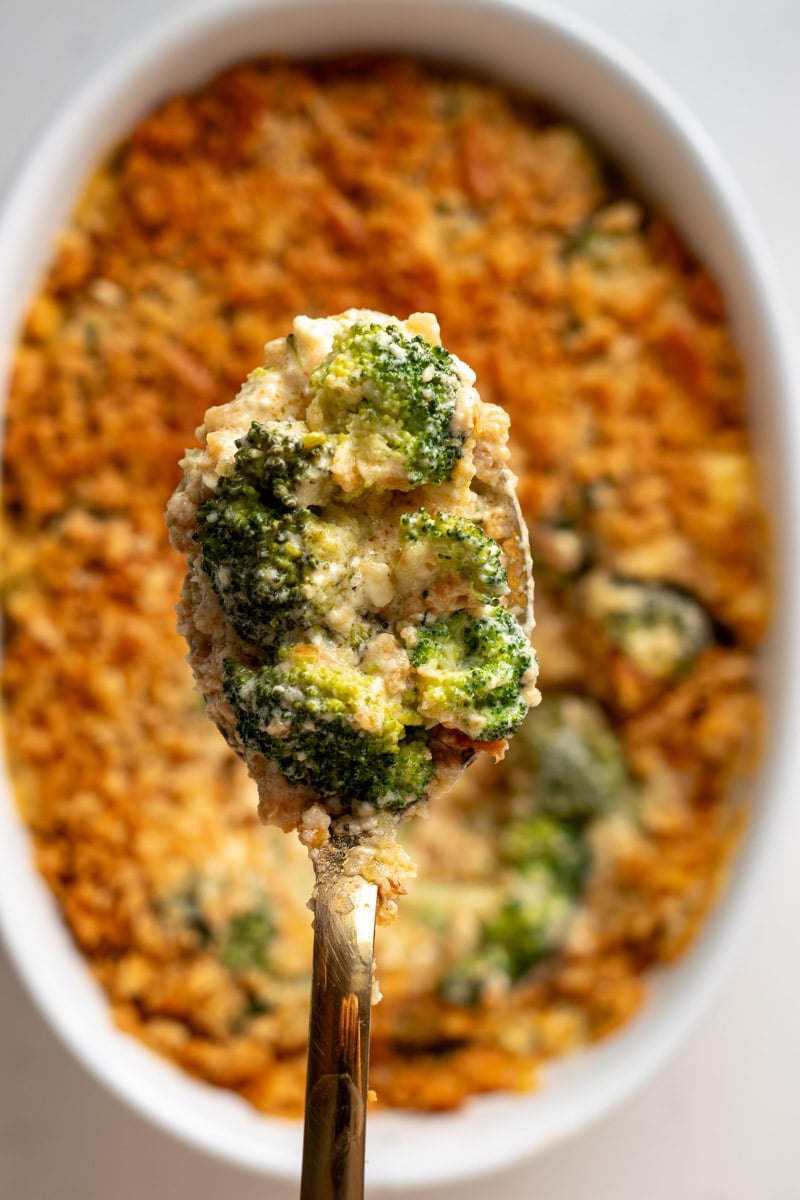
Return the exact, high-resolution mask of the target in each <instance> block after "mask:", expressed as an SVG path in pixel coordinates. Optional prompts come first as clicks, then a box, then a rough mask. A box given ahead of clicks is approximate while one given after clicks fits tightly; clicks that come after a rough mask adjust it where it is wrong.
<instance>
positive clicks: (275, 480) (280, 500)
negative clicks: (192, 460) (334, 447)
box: [226, 421, 331, 508]
mask: <svg viewBox="0 0 800 1200" xmlns="http://www.w3.org/2000/svg"><path fill="white" fill-rule="evenodd" d="M236 446H237V451H236V455H235V457H234V460H233V476H232V477H231V476H228V477H226V478H227V479H229V480H233V479H235V480H236V481H238V482H239V483H240V484H249V485H250V486H251V487H252V488H254V489H255V491H256V492H257V493H258V495H259V496H260V497H261V500H262V501H263V503H264V504H266V505H269V506H277V507H279V508H280V507H284V508H297V507H306V508H307V507H308V506H309V505H311V504H318V503H321V502H322V500H323V499H326V498H327V495H328V492H329V490H330V489H329V487H328V485H327V482H326V480H327V470H326V468H327V466H328V460H329V458H330V453H331V446H330V443H329V441H328V438H327V437H326V436H325V434H324V433H321V432H318V431H317V432H312V431H310V430H308V429H307V428H306V427H305V425H303V424H302V423H300V422H299V421H272V422H270V424H269V425H263V424H261V422H259V421H253V423H252V424H251V426H250V428H249V429H248V431H247V433H246V434H245V436H244V437H242V438H238V439H237V441H236Z"/></svg>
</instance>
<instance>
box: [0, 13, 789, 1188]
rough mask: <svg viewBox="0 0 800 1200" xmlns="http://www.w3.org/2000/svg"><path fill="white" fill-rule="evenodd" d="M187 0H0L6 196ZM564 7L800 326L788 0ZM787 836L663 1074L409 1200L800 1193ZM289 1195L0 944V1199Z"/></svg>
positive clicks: (0, 151)
mask: <svg viewBox="0 0 800 1200" xmlns="http://www.w3.org/2000/svg"><path fill="white" fill-rule="evenodd" d="M190 2H191V0H183V3H184V4H186V3H190ZM376 2H378V0H376ZM179 6H180V5H179V3H176V0H0V187H4V186H5V185H7V184H8V182H9V181H10V179H11V178H12V176H13V172H14V169H15V167H16V165H17V164H18V162H19V161H20V158H21V157H22V156H23V155H24V153H25V151H26V150H27V148H28V147H29V146H30V145H31V143H32V141H33V140H34V139H35V137H36V135H37V133H38V132H39V130H40V129H41V128H42V126H43V125H44V124H45V123H46V121H47V119H48V118H49V117H50V116H51V115H52V114H53V113H54V112H55V111H56V110H57V109H58V107H59V104H60V103H61V102H62V101H63V100H64V99H65V98H66V97H67V96H68V95H69V93H70V91H71V90H72V89H73V88H74V87H75V86H76V85H77V84H78V83H79V82H80V81H81V80H82V79H83V78H84V77H85V76H86V75H87V73H88V72H90V71H91V69H92V68H94V67H95V66H96V65H98V64H100V63H102V62H103V61H104V60H105V58H106V57H107V56H108V55H109V53H111V52H112V51H114V50H115V49H116V48H117V47H119V46H121V45H123V44H124V43H125V41H126V39H127V38H129V37H130V36H131V35H132V34H135V33H136V32H137V31H139V30H140V29H143V28H144V27H145V26H146V25H147V24H148V23H149V22H151V21H152V20H153V19H154V18H156V17H157V16H158V14H159V13H162V12H163V11H164V10H167V9H173V8H178V7H179ZM572 7H573V8H574V9H575V10H577V11H578V12H579V13H581V14H582V15H584V16H586V17H589V18H591V19H592V20H593V21H594V22H595V23H596V24H599V25H601V26H603V27H605V29H606V30H607V31H608V32H609V33H611V34H613V35H615V36H616V37H617V38H618V39H619V40H621V41H624V42H626V43H627V44H628V45H629V46H630V47H631V48H632V49H634V50H635V51H637V52H638V53H639V54H640V56H641V57H643V58H644V59H646V60H647V61H648V62H649V63H650V65H651V66H652V67H654V68H655V69H656V70H657V71H659V73H660V74H661V75H662V76H663V77H664V78H665V79H666V80H667V81H668V82H669V83H671V84H672V86H673V87H674V88H675V89H676V90H677V91H678V92H680V93H681V94H682V96H683V98H684V100H686V101H687V102H688V103H689V105H690V106H691V108H692V109H693V110H694V112H695V114H696V115H697V116H698V117H699V118H700V119H701V121H703V122H704V124H705V125H706V127H707V129H708V130H709V132H710V133H711V134H712V136H713V137H714V138H715V139H716V141H717V143H718V144H719V146H720V148H721V149H722V151H723V153H724V155H725V156H726V157H727V159H728V162H729V164H730V165H731V166H732V168H733V170H734V172H735V173H736V175H737V176H738V178H739V181H740V183H741V185H742V188H743V190H744V192H745V194H746V196H747V198H748V200H749V201H750V204H751V207H752V208H753V210H754V211H755V214H756V217H757V218H758V220H759V222H760V224H761V227H762V230H763V232H764V234H765V236H766V239H767V242H768V243H769V245H770V248H771V250H772V253H773V255H774V257H775V259H776V260H777V262H778V265H779V268H780V273H781V275H782V277H783V285H784V290H785V294H786V297H787V302H788V304H789V305H790V306H791V309H792V315H793V317H794V323H795V327H796V328H797V329H798V332H800V237H799V236H798V235H799V234H800V129H799V124H800V3H798V0H574V2H573V4H572ZM798 402H800V398H798ZM798 809H800V784H799V785H798ZM789 832H790V833H791V832H792V831H789ZM794 834H795V836H794V837H793V838H792V837H791V836H788V837H787V838H786V844H785V847H784V851H783V854H782V858H781V861H780V862H778V863H777V864H776V872H775V878H774V884H773V887H772V889H771V891H770V894H769V896H768V897H767V899H766V901H765V904H764V905H763V909H762V913H761V915H760V918H759V922H758V926H757V928H756V930H755V932H754V934H751V935H750V936H749V937H748V941H747V944H745V945H743V946H742V948H741V955H740V960H739V964H738V968H737V970H736V971H735V973H734V976H733V978H732V980H731V982H730V985H729V988H728V989H727V991H726V994H725V995H724V996H723V997H722V998H721V999H720V1000H719V1001H718V1002H717V1003H716V1004H715V1006H714V1008H713V1010H712V1011H711V1013H709V1014H708V1015H707V1016H706V1018H705V1020H704V1021H703V1022H702V1024H701V1026H700V1028H698V1029H697V1030H696V1031H695V1033H694V1034H693V1035H692V1036H691V1037H690V1039H689V1040H688V1042H686V1043H685V1044H684V1046H683V1048H682V1049H681V1050H680V1052H679V1053H678V1055H677V1056H676V1057H675V1058H674V1059H673V1061H672V1062H671V1064H670V1065H669V1066H668V1067H667V1068H666V1069H664V1070H663V1071H662V1073H661V1074H660V1075H659V1076H658V1077H657V1079H655V1080H654V1081H653V1082H651V1083H650V1084H649V1085H648V1086H647V1087H646V1088H645V1089H644V1091H643V1092H641V1093H640V1094H639V1095H638V1096H637V1097H636V1098H635V1099H633V1100H631V1101H629V1102H628V1103H627V1104H626V1105H625V1106H624V1107H623V1108H621V1109H619V1110H617V1111H616V1112H615V1113H613V1114H612V1115H611V1116H609V1117H607V1118H605V1119H604V1120H603V1121H602V1122H600V1123H599V1124H597V1125H596V1126H594V1127H593V1128H592V1129H590V1130H589V1131H588V1132H585V1133H584V1134H582V1135H581V1136H579V1137H578V1138H576V1139H574V1140H573V1141H571V1142H570V1143H569V1144H567V1145H565V1146H562V1147H560V1148H558V1149H556V1150H551V1151H550V1152H548V1153H547V1154H545V1155H543V1156H541V1157H540V1158H539V1159H537V1160H536V1161H535V1162H533V1163H529V1164H527V1165H526V1166H524V1167H519V1168H516V1169H514V1170H511V1171H507V1172H506V1173H504V1174H503V1175H501V1176H499V1177H494V1178H493V1179H492V1180H491V1181H483V1182H479V1183H475V1184H473V1185H470V1186H464V1187H461V1188H459V1189H457V1190H456V1189H444V1190H436V1191H431V1192H430V1193H428V1192H417V1193H416V1196H417V1200H434V1197H435V1198H437V1200H456V1197H458V1200H489V1197H492V1198H494V1197H500V1196H502V1197H503V1198H504V1200H590V1198H591V1200H800V1099H799V1097H800V1082H798V1081H799V1080H800V933H799V932H798V924H799V923H800V868H798V864H797V850H796V848H800V821H797V822H796V823H795V825H794ZM294 1194H295V1193H294V1189H292V1188H287V1187H286V1186H283V1185H277V1184H273V1183H271V1182H268V1181H265V1180H264V1179H262V1178H259V1177H256V1176H253V1175H248V1174H244V1173H241V1172H238V1171H236V1170H234V1169H232V1168H230V1167H229V1166H226V1165H223V1164H221V1163H218V1162H216V1161H213V1160H211V1159H207V1158H205V1157H204V1156H202V1155H200V1154H198V1153H197V1152H195V1151H193V1150H190V1149H188V1148H186V1147H184V1146H183V1145H182V1144H179V1143H178V1142H175V1141H173V1140H172V1139H171V1138H169V1137H168V1136H166V1135H165V1134H162V1133H161V1132H159V1131H158V1130H156V1129H153V1128H151V1127H150V1126H149V1125H148V1124H146V1123H145V1122H144V1121H143V1120H142V1119H140V1118H139V1117H137V1116H135V1115H133V1114H132V1113H131V1112H129V1111H128V1110H127V1108H125V1107H123V1106H122V1105H121V1104H120V1103H119V1102H118V1101H117V1100H115V1099H114V1098H112V1097H111V1096H109V1095H108V1094H107V1093H106V1092H105V1091H104V1090H103V1089H102V1088H101V1087H100V1086H99V1085H98V1084H97V1083H95V1082H94V1080H93V1079H91V1078H90V1077H89V1076H87V1075H86V1074H85V1072H84V1070H83V1069H82V1068H81V1067H80V1066H79V1065H78V1064H77V1063H76V1062H75V1061H74V1060H73V1059H72V1058H71V1057H70V1055H69V1054H68V1053H67V1052H66V1051H65V1050H64V1049H63V1048H62V1047H61V1045H60V1044H59V1043H58V1042H57V1041H56V1040H55V1038H54V1037H53V1035H52V1033H51V1032H50V1031H49V1029H48V1028H47V1027H46V1026H45V1025H44V1024H43V1022H42V1020H41V1018H40V1017H39V1015H38V1014H37V1012H36V1011H34V1009H33V1008H32V1006H31V1004H30V1002H29V1001H28V998H27V996H26V994H25V993H24V992H23V990H22V988H21V986H20V984H19V983H18V981H17V979H16V978H15V976H14V974H13V972H12V970H11V968H10V966H9V965H8V963H7V961H6V959H5V957H4V956H3V954H2V951H1V950H0V1200H140V1198H142V1197H147V1198H148V1200H166V1198H167V1197H170V1198H172V1197H174V1196H176V1195H179V1196H180V1195H189V1196H191V1197H192V1198H193V1200H220V1198H221V1197H225V1200H256V1198H259V1200H264V1198H266V1197H268V1198H269V1200H290V1197H293V1196H294Z"/></svg>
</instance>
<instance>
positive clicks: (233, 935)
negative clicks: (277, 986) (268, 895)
mask: <svg viewBox="0 0 800 1200" xmlns="http://www.w3.org/2000/svg"><path fill="white" fill-rule="evenodd" d="M274 934H275V917H274V914H273V912H272V909H271V908H270V906H269V905H268V904H267V903H266V902H265V901H262V902H261V903H259V904H257V905H256V906H255V907H254V908H252V909H249V910H248V911H246V912H241V913H237V914H236V915H235V916H234V917H232V918H231V920H230V921H229V922H228V925H227V928H226V929H225V932H224V934H223V936H222V939H221V944H220V948H219V957H220V962H222V964H223V965H224V966H226V967H228V969H229V970H231V971H248V970H254V969H255V970H260V971H263V970H265V969H266V967H267V961H268V955H267V951H268V947H269V943H270V941H271V940H272V938H273V936H274Z"/></svg>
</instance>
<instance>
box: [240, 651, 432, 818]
mask: <svg viewBox="0 0 800 1200" xmlns="http://www.w3.org/2000/svg"><path fill="white" fill-rule="evenodd" d="M225 668H226V679H225V695H226V696H227V698H228V700H229V702H230V704H231V706H232V707H233V710H234V712H235V714H236V719H237V728H238V730H239V734H240V736H241V738H242V741H243V742H244V744H245V745H246V746H247V747H249V748H250V749H252V750H256V751H258V752H259V753H261V754H264V755H265V756H266V757H267V758H271V759H273V760H274V761H275V762H276V763H277V765H278V766H279V768H280V770H281V771H282V772H283V774H284V775H285V776H286V777H287V779H289V780H291V781H292V782H295V783H300V784H305V785H306V786H308V787H310V788H312V789H313V790H314V792H316V794H317V795H319V796H321V797H326V798H336V799H338V800H340V801H342V802H343V803H344V804H348V803H352V802H353V801H356V800H362V801H367V802H369V803H372V804H375V805H376V806H377V807H379V808H390V809H400V808H404V807H406V806H407V805H408V804H411V803H413V802H414V801H416V800H421V799H422V798H423V796H424V794H425V790H426V788H427V786H428V784H429V783H430V780H431V778H432V776H433V771H434V764H433V759H432V757H431V753H430V750H429V749H428V738H427V734H426V733H425V731H424V730H422V729H419V728H408V727H409V726H411V725H414V724H416V723H417V722H418V718H417V717H416V716H415V714H413V713H412V712H410V711H409V710H407V709H405V708H404V707H403V706H402V704H401V703H400V702H399V701H397V700H387V699H386V698H385V695H384V694H383V691H382V685H381V683H380V680H378V679H377V678H375V677H373V676H369V675H367V674H365V673H364V672H363V671H361V670H359V669H358V668H357V667H354V666H350V665H348V664H346V663H344V662H342V661H337V660H335V659H334V658H333V656H329V655H326V654H325V653H323V652H320V651H318V650H317V649H316V648H315V647H312V646H291V645H290V646H284V647H282V648H281V650H280V651H279V653H278V661H277V663H276V664H275V665H274V666H270V665H266V666H262V667H258V668H251V667H246V666H242V665H241V664H238V663H233V662H230V661H229V662H227V663H226V664H225ZM365 726H368V727H365Z"/></svg>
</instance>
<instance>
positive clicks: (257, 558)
mask: <svg viewBox="0 0 800 1200" xmlns="http://www.w3.org/2000/svg"><path fill="white" fill-rule="evenodd" d="M320 436H321V435H319V434H302V433H300V432H298V431H297V429H296V428H294V427H292V426H291V425H290V424H289V423H283V424H281V425H279V426H277V427H275V428H267V427H266V426H263V425H259V424H258V423H257V422H253V424H252V425H251V427H250V430H249V432H248V434H247V435H246V436H245V437H243V438H240V439H239V440H238V441H237V443H236V444H237V447H238V450H237V453H236V456H235V458H234V464H233V472H232V473H231V474H230V475H226V476H223V477H222V478H221V479H220V480H219V482H218V483H217V487H216V489H215V491H214V493H213V494H212V495H211V496H210V497H209V498H208V499H207V500H205V501H204V502H203V503H202V504H201V505H200V506H199V508H198V510H197V532H196V534H195V539H196V540H197V542H198V543H199V545H200V548H201V551H202V558H201V561H202V566H203V570H204V571H205V572H206V574H207V575H208V577H209V579H210V580H211V583H212V586H213V588H214V590H215V592H216V593H217V595H218V597H219V599H220V603H221V604H222V607H223V608H224V610H225V615H226V616H227V618H228V620H229V621H230V623H231V625H232V626H233V628H234V629H235V630H236V632H237V633H238V634H239V636H240V637H242V638H244V639H245V640H246V641H251V642H256V643H258V644H260V645H270V644H271V643H273V642H275V641H276V639H277V638H278V637H279V636H280V635H281V634H282V633H285V632H286V630H288V629H290V628H293V627H294V626H296V625H298V624H300V625H310V624H313V623H315V622H317V621H318V620H319V619H320V614H321V613H324V612H325V610H326V609H327V608H328V606H329V604H330V599H331V595H332V594H334V593H335V591H336V588H337V586H338V585H339V584H340V583H342V582H343V580H344V579H345V578H346V576H347V574H348V571H349V567H350V562H351V560H352V556H353V553H354V551H355V541H354V539H353V537H352V536H351V535H350V534H349V532H348V530H347V529H346V528H345V527H343V526H341V525H338V524H332V523H331V522H327V521H323V520H322V519H321V518H320V517H318V516H316V515H315V514H314V513H312V512H311V511H310V510H309V509H308V508H302V507H298V506H297V493H296V489H298V488H299V489H300V491H301V492H302V489H303V487H304V486H306V487H308V486H310V487H312V488H313V487H314V486H315V480H316V472H317V468H318V462H317V460H318V458H319V456H320V455H321V454H322V453H323V451H324V449H325V447H324V445H323V444H322V443H321V442H320V440H319V439H320ZM323 441H324V438H323Z"/></svg>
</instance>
